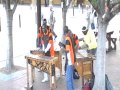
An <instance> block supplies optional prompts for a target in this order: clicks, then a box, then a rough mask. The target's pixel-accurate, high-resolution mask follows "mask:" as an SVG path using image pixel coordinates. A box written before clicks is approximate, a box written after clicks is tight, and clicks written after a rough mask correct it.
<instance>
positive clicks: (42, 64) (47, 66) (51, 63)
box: [25, 54, 58, 89]
mask: <svg viewBox="0 0 120 90" xmlns="http://www.w3.org/2000/svg"><path fill="white" fill-rule="evenodd" d="M25 59H26V61H27V62H26V65H27V88H29V66H28V64H29V65H31V80H32V84H33V82H34V76H35V72H33V70H34V68H38V69H40V70H41V71H43V72H46V73H48V74H49V75H50V89H52V76H54V88H56V75H55V67H56V64H57V62H58V57H48V56H38V55H33V54H32V55H28V56H25Z"/></svg>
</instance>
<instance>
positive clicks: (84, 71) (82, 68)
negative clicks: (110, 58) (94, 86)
mask: <svg viewBox="0 0 120 90" xmlns="http://www.w3.org/2000/svg"><path fill="white" fill-rule="evenodd" d="M74 66H75V68H76V69H77V71H78V73H79V75H80V77H81V78H82V79H81V80H82V87H83V85H84V79H86V80H89V79H91V78H92V73H93V58H92V55H90V54H89V55H88V56H87V57H84V56H83V55H81V54H78V53H77V55H76V62H75V65H74Z"/></svg>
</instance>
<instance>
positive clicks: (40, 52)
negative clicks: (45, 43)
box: [30, 50, 62, 76]
mask: <svg viewBox="0 0 120 90" xmlns="http://www.w3.org/2000/svg"><path fill="white" fill-rule="evenodd" d="M30 53H31V54H33V55H39V56H41V55H44V52H43V51H42V50H30ZM55 57H58V60H57V61H56V67H57V68H59V69H60V76H61V75H62V62H61V54H60V52H59V51H55Z"/></svg>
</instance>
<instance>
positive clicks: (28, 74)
mask: <svg viewBox="0 0 120 90" xmlns="http://www.w3.org/2000/svg"><path fill="white" fill-rule="evenodd" d="M26 65H27V89H29V87H30V85H29V66H28V60H27V61H26Z"/></svg>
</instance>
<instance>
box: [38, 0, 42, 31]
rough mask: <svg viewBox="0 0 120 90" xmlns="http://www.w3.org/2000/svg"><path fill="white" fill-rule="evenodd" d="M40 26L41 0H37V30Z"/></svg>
mask: <svg viewBox="0 0 120 90" xmlns="http://www.w3.org/2000/svg"><path fill="white" fill-rule="evenodd" d="M40 26H41V0H37V31H38V29H39V27H40Z"/></svg>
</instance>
